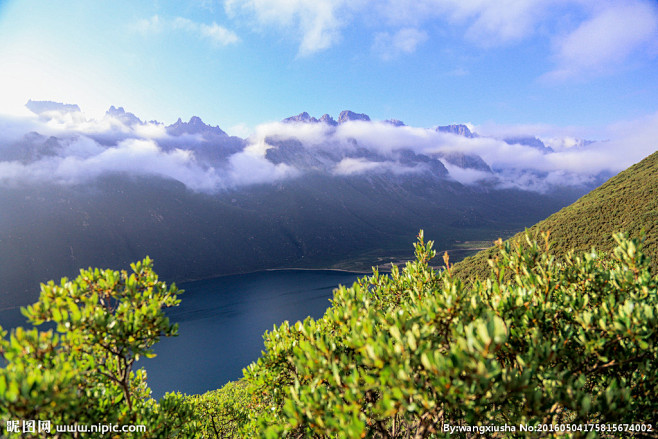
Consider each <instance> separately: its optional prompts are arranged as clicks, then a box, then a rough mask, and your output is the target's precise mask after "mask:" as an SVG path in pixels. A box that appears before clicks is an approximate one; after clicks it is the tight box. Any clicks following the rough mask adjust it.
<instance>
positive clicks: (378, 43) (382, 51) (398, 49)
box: [373, 28, 427, 60]
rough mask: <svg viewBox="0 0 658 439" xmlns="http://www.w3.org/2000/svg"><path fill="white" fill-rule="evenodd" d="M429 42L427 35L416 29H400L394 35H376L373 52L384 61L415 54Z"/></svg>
mask: <svg viewBox="0 0 658 439" xmlns="http://www.w3.org/2000/svg"><path fill="white" fill-rule="evenodd" d="M425 41H427V33H425V32H424V31H421V30H418V29H415V28H404V29H400V30H398V31H397V32H395V33H394V34H389V33H388V32H380V33H378V34H376V35H375V42H374V44H373V50H374V51H375V53H377V54H379V56H380V57H381V58H382V59H384V60H390V59H393V58H396V57H397V56H399V55H401V54H408V53H413V52H415V51H416V48H417V47H418V45H420V44H422V43H424V42H425Z"/></svg>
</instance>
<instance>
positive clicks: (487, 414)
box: [206, 232, 658, 438]
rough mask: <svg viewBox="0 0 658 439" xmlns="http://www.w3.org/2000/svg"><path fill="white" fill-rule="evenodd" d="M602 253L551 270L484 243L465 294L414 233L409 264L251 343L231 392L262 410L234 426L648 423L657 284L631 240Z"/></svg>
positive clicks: (312, 431)
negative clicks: (261, 346)
mask: <svg viewBox="0 0 658 439" xmlns="http://www.w3.org/2000/svg"><path fill="white" fill-rule="evenodd" d="M546 238H547V237H546ZM615 240H616V241H617V243H618V246H617V247H616V249H615V250H614V252H613V254H612V255H610V256H604V255H602V254H599V253H596V252H594V251H592V252H590V253H587V254H584V255H582V256H575V255H573V254H572V253H570V254H567V255H566V256H564V258H561V259H560V260H559V261H558V260H557V259H556V258H555V256H553V255H552V254H551V252H550V250H549V247H548V244H545V245H542V246H540V245H538V244H536V243H535V242H531V241H530V240H529V239H528V241H527V243H526V244H527V245H523V246H521V245H516V244H510V243H505V244H503V243H501V242H499V244H498V247H499V253H498V257H497V259H496V260H494V261H491V273H490V277H489V279H487V280H486V281H483V282H476V283H475V284H474V285H472V286H469V287H465V286H464V284H463V283H462V282H461V281H460V280H459V279H456V278H454V277H453V276H452V274H451V269H450V268H448V269H446V270H443V271H441V272H435V271H434V270H432V269H431V268H430V267H429V266H428V261H429V259H430V258H431V257H433V256H434V252H433V250H432V243H431V242H429V243H427V244H425V243H424V241H423V235H422V232H421V234H420V236H419V242H418V243H417V244H416V257H417V259H416V261H415V262H412V263H408V264H407V266H406V267H405V268H403V269H402V270H401V271H397V270H394V271H393V272H392V273H391V275H390V276H382V275H379V274H378V273H377V272H375V273H374V275H373V276H371V277H366V278H363V279H361V280H360V281H359V282H357V283H356V284H355V285H354V286H353V287H351V288H345V287H341V288H339V289H338V290H336V292H335V294H334V299H333V301H332V307H331V308H329V309H328V310H327V312H326V314H325V315H324V317H323V318H321V319H319V320H314V319H311V318H307V319H306V320H305V321H304V322H297V323H296V324H294V325H289V324H288V323H287V322H285V323H284V324H282V325H281V326H279V327H278V328H274V330H273V331H271V332H267V333H266V334H265V336H264V338H265V348H266V351H265V352H264V353H263V356H262V357H261V358H260V359H259V360H258V361H257V362H256V363H254V364H252V365H251V366H249V368H248V369H246V370H245V378H244V384H242V385H244V386H246V388H248V389H249V392H250V393H251V394H252V395H258V398H260V401H261V403H262V404H260V405H259V406H258V407H256V408H255V409H254V410H253V411H252V412H251V414H249V415H246V416H243V417H242V419H248V422H249V425H250V428H252V429H253V430H252V431H259V432H260V433H261V434H262V435H263V436H267V437H279V436H286V435H287V436H289V437H354V438H360V437H386V438H388V437H404V438H406V437H416V438H421V437H429V436H432V435H443V434H444V433H443V432H444V430H443V429H444V426H445V425H452V426H457V425H462V426H466V425H470V426H476V425H481V426H490V425H499V426H500V425H503V424H507V425H511V426H515V427H516V428H517V432H515V433H506V434H508V435H509V437H517V436H519V435H522V434H521V433H519V431H518V429H519V426H520V424H528V425H535V424H538V423H552V424H566V423H576V424H585V423H611V422H614V423H629V424H630V423H642V422H644V423H647V422H651V421H654V420H655V419H658V397H657V396H656V395H658V368H657V367H656V366H657V363H656V361H657V359H658V346H657V344H656V341H657V340H658V337H657V336H656V335H657V330H658V296H657V294H658V292H657V279H656V277H652V276H651V275H650V273H649V269H648V267H649V261H648V259H647V258H646V257H645V256H644V254H643V253H642V251H641V245H640V243H639V242H638V241H634V240H628V239H626V238H624V237H623V236H622V235H616V236H615ZM446 263H448V261H447V258H446ZM506 273H510V274H509V275H506ZM508 277H509V278H511V280H510V281H503V279H505V278H508ZM229 393H230V392H229ZM222 395H223V394H222V393H217V394H215V395H214V396H216V397H217V398H218V399H219V400H220V401H219V402H216V403H215V404H221V403H222V402H221V399H222ZM206 397H207V398H210V399H212V398H213V395H208V394H207V396H206ZM236 431H237V430H236ZM596 434H597V433H596V432H593V433H590V436H595V435H596ZM573 435H575V436H578V435H582V436H586V435H587V433H583V432H581V433H578V432H576V433H573ZM629 435H630V432H625V433H623V434H622V436H629ZM210 437H221V436H212V435H211V436H210Z"/></svg>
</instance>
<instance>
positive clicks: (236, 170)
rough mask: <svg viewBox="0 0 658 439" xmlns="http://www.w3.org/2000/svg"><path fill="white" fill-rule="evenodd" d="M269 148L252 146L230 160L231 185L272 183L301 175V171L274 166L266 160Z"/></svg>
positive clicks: (262, 145)
mask: <svg viewBox="0 0 658 439" xmlns="http://www.w3.org/2000/svg"><path fill="white" fill-rule="evenodd" d="M266 150H267V146H265V145H264V144H262V143H259V144H252V145H250V146H248V147H247V148H245V149H244V150H243V151H240V152H238V153H236V154H233V155H232V156H231V157H230V158H229V165H230V169H229V182H230V184H231V185H237V186H241V185H250V184H258V183H271V182H273V181H276V180H281V179H285V178H291V177H295V176H297V175H299V174H300V173H299V171H298V170H297V169H295V168H293V167H292V166H289V165H286V164H284V163H279V164H276V165H275V164H274V163H272V162H270V161H268V160H267V159H266V158H265V151H266Z"/></svg>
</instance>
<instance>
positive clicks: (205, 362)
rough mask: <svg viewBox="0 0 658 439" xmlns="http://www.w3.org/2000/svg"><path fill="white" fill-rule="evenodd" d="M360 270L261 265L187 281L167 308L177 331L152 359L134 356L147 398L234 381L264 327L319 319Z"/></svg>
mask: <svg viewBox="0 0 658 439" xmlns="http://www.w3.org/2000/svg"><path fill="white" fill-rule="evenodd" d="M362 276H363V275H362V274H355V273H348V272H341V271H331V270H281V271H263V272H257V273H250V274H242V275H235V276H222V277H218V278H214V279H208V280H201V281H196V282H189V283H184V284H180V285H178V286H179V287H180V288H181V289H184V290H185V293H183V294H182V295H181V296H180V299H181V300H182V303H181V305H180V306H179V307H177V308H173V309H170V310H168V312H167V314H168V315H169V318H170V320H171V321H172V322H175V323H178V324H179V329H178V333H179V336H178V337H173V338H164V339H162V340H161V341H160V342H159V343H158V344H157V345H156V349H155V351H156V354H157V357H156V358H153V359H148V360H140V361H139V362H138V363H137V367H144V368H145V369H146V370H147V372H148V383H149V386H150V387H151V389H152V390H153V396H154V397H155V398H159V397H160V396H162V395H163V394H164V393H166V392H168V391H180V392H183V393H188V394H193V393H203V392H206V391H208V390H213V389H217V388H220V387H222V386H223V385H224V384H225V383H226V382H228V381H233V380H237V379H240V378H241V377H242V369H243V368H244V367H246V366H247V365H248V364H249V363H251V362H253V361H255V360H257V359H258V357H259V356H260V354H261V351H262V350H263V349H264V346H263V333H264V332H265V331H266V330H271V329H272V327H273V325H275V324H276V325H279V324H280V323H282V322H283V321H284V320H288V321H290V322H295V321H297V320H303V319H304V318H306V317H307V316H309V315H310V316H312V317H314V318H319V317H321V316H322V315H323V314H324V312H325V310H326V309H327V308H328V307H329V305H330V303H329V299H330V298H331V297H332V296H333V290H334V288H336V287H337V286H338V285H339V284H342V285H346V286H351V285H352V283H353V282H354V281H355V280H356V279H357V278H359V277H362Z"/></svg>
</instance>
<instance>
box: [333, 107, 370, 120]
mask: <svg viewBox="0 0 658 439" xmlns="http://www.w3.org/2000/svg"><path fill="white" fill-rule="evenodd" d="M351 120H362V121H364V122H370V117H369V116H368V115H367V114H363V113H355V112H353V111H350V110H344V111H341V112H340V115H339V116H338V123H344V122H348V121H351Z"/></svg>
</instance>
